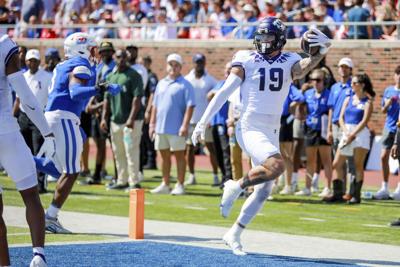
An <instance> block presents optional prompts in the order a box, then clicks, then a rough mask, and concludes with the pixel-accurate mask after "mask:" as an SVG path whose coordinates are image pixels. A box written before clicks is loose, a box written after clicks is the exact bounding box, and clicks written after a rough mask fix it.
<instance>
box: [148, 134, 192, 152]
mask: <svg viewBox="0 0 400 267" xmlns="http://www.w3.org/2000/svg"><path fill="white" fill-rule="evenodd" d="M154 148H155V149H156V150H165V149H168V148H169V149H170V150H171V151H182V150H185V148H186V144H185V137H183V136H178V135H172V134H156V138H155V140H154Z"/></svg>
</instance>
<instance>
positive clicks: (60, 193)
mask: <svg viewBox="0 0 400 267" xmlns="http://www.w3.org/2000/svg"><path fill="white" fill-rule="evenodd" d="M77 177H78V174H77V173H75V174H66V173H63V174H62V175H61V176H60V178H59V179H58V181H57V185H56V189H55V191H54V196H53V200H52V202H51V205H53V206H54V207H57V208H59V209H60V208H61V207H62V205H63V204H64V202H65V201H66V200H67V198H68V196H69V194H70V193H71V191H72V187H73V186H74V183H75V181H76V178H77Z"/></svg>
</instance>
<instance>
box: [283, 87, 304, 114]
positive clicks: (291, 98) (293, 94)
mask: <svg viewBox="0 0 400 267" xmlns="http://www.w3.org/2000/svg"><path fill="white" fill-rule="evenodd" d="M292 102H304V96H303V94H302V93H301V91H300V90H299V89H297V87H296V86H294V85H293V84H291V85H290V88H289V94H288V96H287V97H286V100H285V103H283V112H282V116H288V115H289V114H290V112H289V108H290V104H291V103H292Z"/></svg>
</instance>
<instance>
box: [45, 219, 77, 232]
mask: <svg viewBox="0 0 400 267" xmlns="http://www.w3.org/2000/svg"><path fill="white" fill-rule="evenodd" d="M45 220H46V231H48V232H50V233H53V234H71V233H72V232H71V231H69V230H67V229H65V228H64V227H63V226H62V225H61V223H60V221H59V220H58V218H51V217H49V216H47V215H46V217H45Z"/></svg>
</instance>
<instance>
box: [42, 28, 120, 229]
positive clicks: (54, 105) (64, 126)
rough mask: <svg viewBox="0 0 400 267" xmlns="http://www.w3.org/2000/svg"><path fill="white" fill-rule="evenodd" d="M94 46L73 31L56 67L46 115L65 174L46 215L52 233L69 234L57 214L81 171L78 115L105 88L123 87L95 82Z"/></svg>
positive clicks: (59, 165)
mask: <svg viewBox="0 0 400 267" xmlns="http://www.w3.org/2000/svg"><path fill="white" fill-rule="evenodd" d="M95 47H96V43H95V42H94V41H93V39H92V38H91V37H90V36H89V35H88V34H86V33H82V32H77V33H74V34H71V35H70V36H68V37H67V38H66V39H65V41H64V53H65V57H66V60H65V61H63V62H61V63H59V64H58V65H57V66H56V68H55V69H54V74H53V78H52V84H51V87H50V93H49V100H48V103H47V106H46V112H45V116H46V119H47V121H48V123H49V126H50V128H51V129H52V130H53V132H54V135H55V139H56V147H57V152H56V156H55V159H54V164H55V167H56V168H57V170H58V171H59V172H60V173H62V174H61V176H60V177H59V179H58V181H57V186H56V189H55V192H54V196H53V200H52V202H51V204H50V206H49V208H48V209H47V211H46V216H45V217H46V230H47V231H49V232H52V233H70V231H68V230H67V229H65V228H64V227H63V226H62V225H61V224H60V222H59V221H58V218H57V217H58V212H59V210H60V209H61V207H62V205H63V204H64V202H65V201H66V200H67V197H68V195H69V193H70V192H71V190H72V186H73V185H74V183H75V180H76V178H77V177H78V174H79V171H80V163H79V162H80V155H81V152H82V146H83V136H82V134H81V133H82V131H81V130H80V127H79V124H80V120H79V116H80V114H81V112H82V111H83V110H84V108H85V106H86V104H87V102H88V100H89V99H90V97H92V96H94V95H97V94H103V93H104V92H105V91H109V92H110V93H111V94H112V95H115V94H117V93H119V91H120V90H121V87H120V86H118V85H115V84H107V83H102V84H100V85H97V86H95V85H94V84H95V77H96V73H95V70H94V68H93V66H92V65H91V63H90V60H91V59H93V58H94V53H95ZM44 171H46V170H44ZM48 173H49V174H52V173H51V172H49V171H48Z"/></svg>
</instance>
